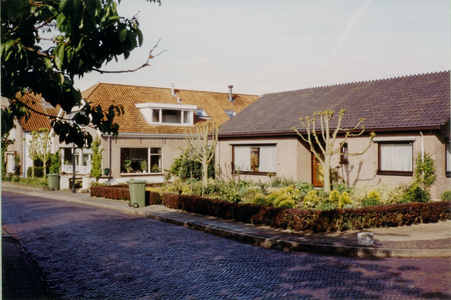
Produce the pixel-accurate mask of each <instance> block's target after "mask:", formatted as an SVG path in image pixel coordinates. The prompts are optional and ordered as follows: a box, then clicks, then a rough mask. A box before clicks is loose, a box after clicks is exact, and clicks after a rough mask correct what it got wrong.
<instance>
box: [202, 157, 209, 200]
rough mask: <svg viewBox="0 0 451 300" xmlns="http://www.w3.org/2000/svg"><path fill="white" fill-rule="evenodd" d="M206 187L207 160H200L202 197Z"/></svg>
mask: <svg viewBox="0 0 451 300" xmlns="http://www.w3.org/2000/svg"><path fill="white" fill-rule="evenodd" d="M207 185H208V164H207V158H206V157H204V159H203V160H202V197H203V196H204V192H205V188H206V187H207Z"/></svg>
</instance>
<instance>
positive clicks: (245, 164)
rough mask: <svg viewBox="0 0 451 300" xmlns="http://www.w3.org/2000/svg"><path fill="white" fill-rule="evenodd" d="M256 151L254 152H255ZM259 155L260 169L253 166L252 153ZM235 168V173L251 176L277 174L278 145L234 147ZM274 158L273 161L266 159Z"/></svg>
mask: <svg viewBox="0 0 451 300" xmlns="http://www.w3.org/2000/svg"><path fill="white" fill-rule="evenodd" d="M253 149H254V150H253ZM256 149H258V150H257V152H256V153H258V160H259V161H258V166H257V167H258V169H257V168H256V167H254V166H252V154H251V153H252V151H254V152H255V150H256ZM232 151H233V168H234V172H238V171H239V172H240V173H249V174H256V173H257V174H258V173H260V174H264V175H266V174H268V173H274V174H275V173H276V172H277V145H275V144H269V145H268V144H250V145H233V150H232ZM265 156H272V160H271V161H268V160H267V159H264V157H265Z"/></svg>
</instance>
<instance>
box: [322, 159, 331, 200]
mask: <svg viewBox="0 0 451 300" xmlns="http://www.w3.org/2000/svg"><path fill="white" fill-rule="evenodd" d="M323 172H324V191H325V192H327V193H330V156H328V155H327V154H326V155H325V157H324V163H323Z"/></svg>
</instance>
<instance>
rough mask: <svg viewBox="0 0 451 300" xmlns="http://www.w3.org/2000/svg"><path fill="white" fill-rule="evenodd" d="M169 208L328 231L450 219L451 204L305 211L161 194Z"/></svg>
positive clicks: (447, 202) (316, 230) (439, 203)
mask: <svg viewBox="0 0 451 300" xmlns="http://www.w3.org/2000/svg"><path fill="white" fill-rule="evenodd" d="M162 198H163V199H162V203H163V205H165V206H166V207H168V208H172V209H181V210H185V211H187V212H191V213H197V214H202V215H209V216H214V217H218V218H222V219H233V220H235V221H238V222H244V223H252V224H255V225H267V226H272V227H276V228H283V229H293V230H296V231H313V232H325V231H327V232H331V231H338V230H346V229H358V230H361V229H365V228H375V227H396V226H404V225H412V224H419V223H434V222H438V221H443V220H449V219H451V201H443V202H428V203H418V202H412V203H403V204H393V205H381V206H372V207H363V208H358V209H352V208H350V209H333V210H323V211H321V210H306V209H295V208H293V209H287V208H276V207H268V206H260V205H255V204H236V203H231V202H225V201H220V200H212V199H207V198H202V197H198V196H188V195H176V194H163V197H162Z"/></svg>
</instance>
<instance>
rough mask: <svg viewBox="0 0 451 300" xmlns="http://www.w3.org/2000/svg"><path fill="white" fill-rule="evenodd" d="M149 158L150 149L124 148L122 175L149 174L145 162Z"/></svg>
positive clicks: (122, 151) (122, 153)
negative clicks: (144, 172)
mask: <svg viewBox="0 0 451 300" xmlns="http://www.w3.org/2000/svg"><path fill="white" fill-rule="evenodd" d="M148 157H149V148H122V149H121V173H137V172H143V171H146V172H147V168H146V167H145V162H147V160H148Z"/></svg>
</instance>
